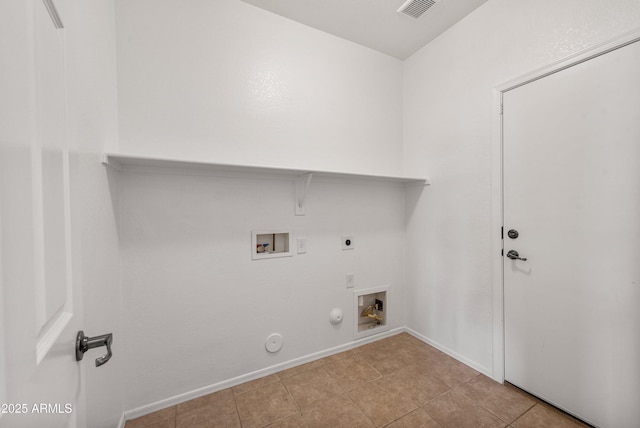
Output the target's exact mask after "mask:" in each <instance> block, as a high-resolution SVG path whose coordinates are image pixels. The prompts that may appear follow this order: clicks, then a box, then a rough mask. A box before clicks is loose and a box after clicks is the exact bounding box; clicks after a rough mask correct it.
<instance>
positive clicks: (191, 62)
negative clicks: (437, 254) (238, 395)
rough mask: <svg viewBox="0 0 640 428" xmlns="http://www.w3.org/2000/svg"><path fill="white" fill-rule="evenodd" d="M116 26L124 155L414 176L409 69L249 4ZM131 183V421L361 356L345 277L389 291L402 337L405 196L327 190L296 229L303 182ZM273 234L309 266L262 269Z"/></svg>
mask: <svg viewBox="0 0 640 428" xmlns="http://www.w3.org/2000/svg"><path fill="white" fill-rule="evenodd" d="M116 21H117V44H118V49H117V51H118V97H119V99H118V110H119V138H120V141H119V144H120V150H121V151H122V152H124V153H131V154H141V155H147V156H160V157H172V158H187V159H189V158H191V159H202V160H209V161H213V162H229V163H242V164H260V165H278V166H285V167H293V168H313V169H328V170H344V171H352V172H368V173H380V174H400V173H401V164H402V85H401V77H402V68H401V62H400V61H399V60H397V59H395V58H391V57H389V56H386V55H383V54H380V53H377V52H374V51H372V50H369V49H366V48H363V47H361V46H359V45H355V44H353V43H351V42H347V41H344V40H341V39H338V38H336V37H333V36H330V35H327V34H325V33H322V32H319V31H317V30H314V29H311V28H308V27H305V26H303V25H300V24H297V23H294V22H292V21H289V20H287V19H285V18H282V17H279V16H277V15H273V14H270V13H267V12H265V11H263V10H261V9H258V8H255V7H253V6H249V5H247V4H245V3H243V2H240V1H238V0H216V1H204V0H195V1H190V2H188V3H184V2H177V1H169V0H163V1H157V0H134V1H131V0H126V1H120V2H117V3H116ZM119 178H120V182H119V183H118V186H119V189H120V191H119V193H121V195H120V196H121V200H120V205H119V208H118V209H119V210H120V213H121V221H122V224H121V228H120V238H121V257H122V269H123V271H122V284H123V302H124V308H123V310H124V321H123V322H124V325H125V326H126V328H127V333H126V344H125V346H126V367H125V378H126V379H127V380H126V383H125V408H126V409H129V410H130V409H135V408H137V407H139V406H144V405H147V404H150V403H154V402H156V401H158V400H162V399H167V398H170V397H173V396H175V395H177V394H181V393H186V392H190V391H193V390H194V389H196V388H199V387H206V386H209V385H213V384H215V383H217V382H221V381H225V380H228V379H231V378H233V377H236V376H240V375H245V374H247V373H250V372H252V371H256V370H260V369H264V368H267V367H270V366H273V365H275V364H279V363H283V362H286V361H290V360H293V359H296V358H300V357H303V356H305V355H308V354H311V353H315V352H319V351H323V350H326V349H328V348H331V347H335V346H339V345H344V344H347V343H350V342H351V341H352V340H353V322H354V319H353V314H352V305H353V293H352V291H351V290H347V289H346V287H345V274H347V273H355V274H356V284H357V285H356V288H357V289H365V288H370V287H378V286H384V285H389V286H390V287H391V288H390V290H389V296H388V299H389V305H388V308H389V311H390V313H391V319H390V320H389V324H390V326H391V327H392V328H394V327H400V326H404V325H405V323H406V321H405V315H404V314H405V311H404V274H403V270H404V268H403V254H404V253H403V247H402V243H403V239H404V238H403V236H404V235H403V234H404V191H403V188H402V187H398V186H397V185H389V184H380V183H376V184H370V183H361V182H356V183H349V182H342V181H338V182H321V181H318V180H315V179H314V180H313V182H312V184H311V188H310V194H309V197H308V208H307V209H308V213H307V215H306V216H304V217H296V216H295V215H294V202H293V200H294V186H293V183H292V181H290V180H272V179H270V180H258V179H249V178H233V179H231V178H220V177H209V176H190V175H165V174H146V173H132V172H126V173H122V174H121V175H120V177H119ZM274 227H276V228H277V227H290V228H292V233H293V234H294V237H295V236H305V237H306V238H307V239H308V246H309V252H308V253H307V254H304V255H295V256H294V257H290V258H282V259H273V260H258V261H252V260H251V256H250V249H251V230H252V229H271V228H274ZM342 234H353V235H354V236H355V237H356V241H357V244H356V245H357V248H356V249H355V250H353V251H342V250H341V249H340V237H341V235H342ZM334 307H340V308H341V309H342V310H343V311H344V315H345V316H344V321H343V323H342V324H341V325H340V326H339V327H334V326H332V325H331V324H330V323H329V318H328V317H329V312H330V310H331V309H332V308H334ZM273 332H280V333H282V334H283V336H284V341H285V342H284V343H285V344H284V347H283V349H282V350H281V351H280V352H279V353H277V354H275V355H271V354H268V353H267V352H266V350H265V348H264V343H265V339H266V337H267V336H268V335H269V334H270V333H273Z"/></svg>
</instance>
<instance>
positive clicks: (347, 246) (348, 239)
mask: <svg viewBox="0 0 640 428" xmlns="http://www.w3.org/2000/svg"><path fill="white" fill-rule="evenodd" d="M354 248H355V241H354V240H353V236H352V235H343V236H342V249H343V250H353V249H354Z"/></svg>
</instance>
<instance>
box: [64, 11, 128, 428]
mask: <svg viewBox="0 0 640 428" xmlns="http://www.w3.org/2000/svg"><path fill="white" fill-rule="evenodd" d="M65 11H66V14H65V15H64V16H63V22H64V24H65V30H64V31H65V34H66V41H67V46H66V47H67V50H66V56H67V89H68V97H67V102H68V104H67V105H68V117H69V137H70V145H71V147H72V159H73V162H72V165H73V172H74V173H73V175H72V176H73V177H75V178H76V179H75V180H74V181H73V183H74V185H73V187H72V203H73V213H72V224H73V229H74V236H75V246H76V248H77V251H76V252H75V253H74V257H75V259H74V266H75V271H74V280H75V281H78V282H79V283H80V284H81V287H82V297H83V312H84V322H83V325H82V329H83V330H84V332H85V333H86V334H87V335H89V336H97V335H101V334H105V333H109V332H111V333H113V335H114V338H113V353H114V355H113V358H112V359H111V360H110V361H109V362H108V363H107V364H105V365H104V366H102V367H100V368H96V367H95V366H94V364H93V359H94V358H95V357H97V356H99V354H98V353H99V352H101V351H99V350H98V351H95V353H96V355H93V353H92V354H90V355H88V356H86V357H85V359H84V360H83V361H82V365H83V369H84V382H85V392H86V394H85V398H86V413H87V414H86V421H80V422H79V424H80V426H91V427H96V428H111V427H114V426H116V425H117V424H118V421H119V420H120V417H121V415H122V412H123V404H124V403H123V398H122V388H123V376H122V373H123V367H124V365H125V360H124V352H123V351H124V346H123V344H124V337H123V333H124V330H123V324H122V296H121V288H120V258H119V245H118V233H117V195H115V194H114V193H113V192H116V191H117V186H115V185H110V181H112V180H113V179H114V177H110V176H109V175H108V171H107V170H106V169H105V168H104V167H103V166H102V165H101V163H100V155H101V153H102V152H103V151H114V150H116V149H117V140H118V127H117V87H116V52H115V19H114V3H113V0H100V1H91V2H86V1H82V0H74V1H71V0H67V7H66V9H65ZM101 350H104V348H101Z"/></svg>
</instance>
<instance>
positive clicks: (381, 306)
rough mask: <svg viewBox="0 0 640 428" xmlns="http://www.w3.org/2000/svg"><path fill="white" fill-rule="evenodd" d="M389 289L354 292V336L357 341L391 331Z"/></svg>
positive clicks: (381, 288)
mask: <svg viewBox="0 0 640 428" xmlns="http://www.w3.org/2000/svg"><path fill="white" fill-rule="evenodd" d="M388 288H389V287H378V288H369V289H366V290H355V291H354V292H353V307H354V321H355V323H354V326H353V328H354V331H353V336H354V337H355V338H356V339H358V338H361V337H367V336H371V335H373V334H376V333H381V332H383V331H387V330H389V328H390V325H389V324H388V317H389V308H388V303H389V301H388V299H387V290H388Z"/></svg>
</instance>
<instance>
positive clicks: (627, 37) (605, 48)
mask: <svg viewBox="0 0 640 428" xmlns="http://www.w3.org/2000/svg"><path fill="white" fill-rule="evenodd" d="M638 41H640V27H638V28H636V29H634V30H631V31H629V32H626V33H623V34H621V35H619V36H616V37H614V38H611V39H609V40H607V41H605V42H602V43H599V44H597V45H594V46H592V47H590V48H587V49H585V50H582V51H580V52H577V53H575V54H572V55H569V56H567V57H566V58H564V59H561V60H559V61H555V62H552V63H550V64H548V65H546V66H544V67H541V68H538V69H535V70H533V71H531V72H528V73H526V74H523V75H521V76H518V77H515V78H513V79H509V80H508V81H506V82H503V83H501V84H499V85H496V86H495V87H494V89H493V105H492V123H491V231H492V239H491V254H492V256H493V258H492V268H491V272H492V283H493V293H492V294H493V344H492V349H493V374H492V377H493V379H494V380H495V381H497V382H500V383H503V382H504V375H505V356H504V352H505V339H504V331H505V326H504V276H503V256H502V250H503V242H504V241H503V240H502V236H501V228H502V227H503V225H504V221H503V219H504V214H503V213H504V211H503V187H502V185H503V183H502V176H503V165H502V96H503V94H504V93H505V92H507V91H510V90H512V89H515V88H517V87H520V86H522V85H526V84H527V83H531V82H533V81H535V80H538V79H541V78H544V77H546V76H549V75H551V74H554V73H557V72H559V71H562V70H564V69H567V68H569V67H572V66H574V65H577V64H580V63H582V62H585V61H588V60H590V59H592V58H595V57H598V56H600V55H604V54H606V53H608V52H611V51H613V50H616V49H620V48H622V47H624V46H627V45H629V44H631V43H635V42H638Z"/></svg>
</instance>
